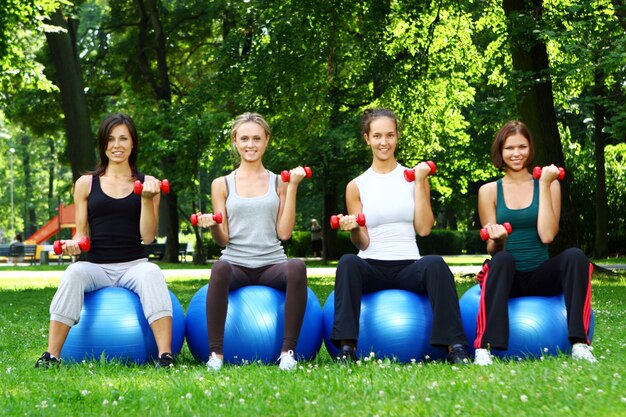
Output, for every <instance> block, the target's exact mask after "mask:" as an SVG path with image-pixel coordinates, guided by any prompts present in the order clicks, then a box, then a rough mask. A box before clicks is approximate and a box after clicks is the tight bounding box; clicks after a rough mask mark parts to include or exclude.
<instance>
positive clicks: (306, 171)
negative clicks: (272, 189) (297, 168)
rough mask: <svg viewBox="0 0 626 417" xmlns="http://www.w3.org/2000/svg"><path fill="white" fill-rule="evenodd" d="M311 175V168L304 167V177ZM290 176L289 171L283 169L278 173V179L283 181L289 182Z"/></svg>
mask: <svg viewBox="0 0 626 417" xmlns="http://www.w3.org/2000/svg"><path fill="white" fill-rule="evenodd" d="M312 176H313V171H311V168H309V167H304V177H305V178H311V177H312ZM290 178H291V172H289V171H287V170H284V171H282V172H281V173H280V179H281V180H283V182H289V179H290Z"/></svg>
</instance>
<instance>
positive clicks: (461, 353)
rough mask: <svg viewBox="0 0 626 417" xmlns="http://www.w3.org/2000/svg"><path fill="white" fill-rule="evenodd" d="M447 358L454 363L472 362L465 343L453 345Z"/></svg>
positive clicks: (465, 363) (464, 363)
mask: <svg viewBox="0 0 626 417" xmlns="http://www.w3.org/2000/svg"><path fill="white" fill-rule="evenodd" d="M446 360H447V361H448V362H449V363H451V364H452V365H467V364H468V363H470V357H469V355H468V353H467V350H465V346H463V345H452V349H451V350H450V352H448V356H447V357H446Z"/></svg>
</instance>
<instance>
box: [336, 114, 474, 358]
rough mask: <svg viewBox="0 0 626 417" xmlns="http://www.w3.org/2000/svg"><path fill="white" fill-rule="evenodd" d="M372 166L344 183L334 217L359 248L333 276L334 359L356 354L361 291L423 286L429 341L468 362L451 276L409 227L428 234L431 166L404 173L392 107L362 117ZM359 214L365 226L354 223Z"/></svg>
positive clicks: (418, 289)
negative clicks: (342, 207)
mask: <svg viewBox="0 0 626 417" xmlns="http://www.w3.org/2000/svg"><path fill="white" fill-rule="evenodd" d="M361 129H362V134H363V138H364V139H365V142H366V143H367V145H368V146H369V147H370V148H371V151H372V165H371V167H370V168H369V169H368V170H367V171H366V172H364V173H363V174H361V175H360V176H359V177H357V178H355V179H354V180H352V181H350V182H349V183H348V186H347V187H346V206H347V208H348V212H349V215H346V216H340V219H339V226H340V228H341V230H345V231H349V232H350V239H351V240H352V243H353V244H354V245H355V246H356V247H357V248H358V249H359V253H358V255H352V254H348V255H344V256H342V258H341V260H340V261H339V265H338V266H337V273H336V279H335V317H334V325H333V329H332V332H331V337H330V338H331V340H332V342H333V343H334V344H335V345H336V346H337V347H338V348H340V349H341V353H340V356H339V358H338V359H340V360H343V361H350V360H352V361H354V360H356V359H357V358H356V346H357V342H358V334H359V316H360V307H361V305H360V304H361V303H360V301H361V296H362V294H364V293H370V292H375V291H380V290H383V289H391V288H395V289H403V290H408V291H412V292H415V293H426V294H427V295H428V297H429V300H430V304H431V306H432V309H433V326H432V327H433V331H432V334H431V337H430V344H431V345H434V346H440V347H441V348H442V349H447V350H448V352H449V353H448V356H447V360H448V361H449V362H450V363H453V364H456V365H462V364H465V363H469V356H468V354H467V351H466V349H465V346H467V338H466V337H465V333H464V330H463V326H462V322H461V314H460V309H459V302H458V296H457V293H456V287H455V283H454V276H453V275H452V272H451V271H450V268H448V266H447V265H446V263H445V262H444V260H443V258H441V257H440V256H425V257H420V253H419V249H418V247H417V243H416V239H415V234H416V233H417V234H419V235H420V236H427V235H429V234H430V232H431V229H432V227H433V224H434V215H433V211H432V208H431V205H430V186H429V183H428V175H429V173H430V170H431V168H430V166H429V165H428V164H427V163H425V162H421V163H419V164H418V165H417V166H415V167H414V168H413V169H414V172H415V181H413V182H408V181H407V180H405V179H404V175H403V174H404V170H405V169H406V168H405V167H403V166H401V165H400V164H399V163H398V162H397V161H396V157H395V150H396V145H397V143H398V122H397V118H396V116H395V114H394V113H393V112H392V111H391V110H387V109H376V110H368V111H366V112H365V114H364V115H363V118H362V120H361ZM358 213H363V214H364V215H365V219H366V225H365V226H363V227H361V226H359V224H358V223H357V214H358Z"/></svg>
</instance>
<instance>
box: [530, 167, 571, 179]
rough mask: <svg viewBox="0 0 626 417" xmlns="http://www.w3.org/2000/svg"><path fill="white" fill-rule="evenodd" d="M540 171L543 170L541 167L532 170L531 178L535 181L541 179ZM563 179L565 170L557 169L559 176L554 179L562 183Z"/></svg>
mask: <svg viewBox="0 0 626 417" xmlns="http://www.w3.org/2000/svg"><path fill="white" fill-rule="evenodd" d="M541 171H543V169H542V168H541V167H534V168H533V178H534V179H536V180H538V179H539V178H541ZM563 178H565V168H561V167H559V176H558V177H557V178H556V179H557V180H559V181H563Z"/></svg>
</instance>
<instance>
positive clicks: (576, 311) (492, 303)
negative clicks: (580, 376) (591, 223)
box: [474, 248, 593, 349]
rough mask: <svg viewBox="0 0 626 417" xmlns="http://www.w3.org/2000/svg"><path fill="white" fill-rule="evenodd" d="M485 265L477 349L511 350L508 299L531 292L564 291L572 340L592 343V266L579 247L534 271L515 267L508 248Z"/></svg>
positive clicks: (477, 327) (553, 293) (478, 318)
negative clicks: (589, 336) (519, 269)
mask: <svg viewBox="0 0 626 417" xmlns="http://www.w3.org/2000/svg"><path fill="white" fill-rule="evenodd" d="M486 266H487V268H485V267H483V271H484V270H485V269H488V271H486V274H484V277H483V282H482V291H481V294H480V304H479V307H478V317H477V323H476V324H477V326H476V340H475V341H474V347H475V348H477V349H478V348H488V347H491V348H493V349H507V348H508V344H509V312H508V300H509V298H513V297H522V296H529V295H540V296H552V295H558V294H560V293H564V296H565V307H566V309H567V326H568V337H569V340H570V342H572V343H575V342H582V343H589V339H588V332H589V322H590V319H591V273H592V272H593V268H592V265H591V264H590V263H589V260H588V259H587V256H585V254H584V253H583V252H582V251H581V250H580V249H578V248H570V249H567V250H565V251H563V252H562V253H560V254H559V255H557V256H555V257H553V258H551V259H549V260H547V261H546V262H544V263H543V264H541V265H540V266H539V268H537V269H536V270H534V271H530V272H521V271H516V270H515V260H514V259H513V256H512V255H511V254H510V253H509V252H506V251H502V252H498V253H496V254H495V255H494V256H493V257H492V258H491V261H489V262H488V263H487V265H486Z"/></svg>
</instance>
